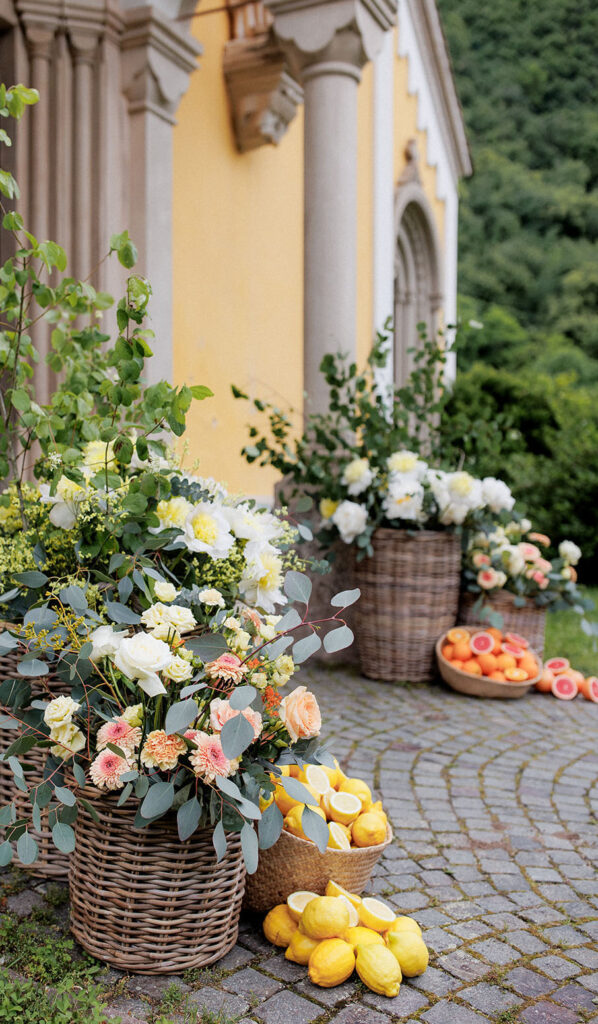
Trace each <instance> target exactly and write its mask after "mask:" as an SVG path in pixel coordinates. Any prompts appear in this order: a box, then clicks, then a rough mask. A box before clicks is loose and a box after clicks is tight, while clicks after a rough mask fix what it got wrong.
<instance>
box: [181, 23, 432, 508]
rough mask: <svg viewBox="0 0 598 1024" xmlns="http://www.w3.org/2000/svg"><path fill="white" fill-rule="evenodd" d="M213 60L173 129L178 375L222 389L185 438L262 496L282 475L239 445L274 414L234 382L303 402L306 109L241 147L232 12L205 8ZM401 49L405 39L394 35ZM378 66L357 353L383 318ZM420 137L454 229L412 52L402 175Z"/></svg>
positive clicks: (364, 134)
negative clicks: (376, 188)
mask: <svg viewBox="0 0 598 1024" xmlns="http://www.w3.org/2000/svg"><path fill="white" fill-rule="evenodd" d="M193 30H194V32H195V34H196V36H197V38H198V39H199V41H200V42H201V43H202V45H203V47H204V55H203V57H202V58H201V62H200V69H199V70H198V71H197V72H196V73H195V74H194V75H192V77H191V82H190V87H189V90H188V92H187V94H186V95H185V97H184V99H183V101H182V103H181V106H180V108H179V112H178V125H177V127H176V129H175V132H174V212H173V248H174V324H173V334H174V377H175V382H176V383H182V382H183V381H186V382H187V383H205V384H208V385H209V386H210V387H211V388H212V390H213V391H214V392H215V397H214V398H212V399H208V400H207V401H205V402H203V403H200V404H198V405H196V406H194V407H193V411H192V413H191V415H190V418H189V430H188V433H187V436H186V439H187V442H188V447H189V456H188V458H187V463H188V464H189V465H190V464H192V463H193V461H194V460H195V459H199V471H200V472H201V473H202V474H204V475H213V476H216V477H217V478H218V479H220V480H223V481H224V482H226V483H228V485H229V487H230V488H231V489H233V490H244V491H246V492H248V493H251V494H254V495H263V496H266V495H268V494H271V493H272V487H273V483H274V481H275V478H276V475H275V474H274V473H273V472H271V471H270V470H268V469H258V468H256V467H255V465H254V466H249V465H248V464H247V463H246V462H245V461H244V460H243V459H242V458H241V457H240V454H239V452H240V449H241V447H242V446H243V444H245V443H246V442H247V431H246V424H247V422H248V421H250V420H251V421H253V422H255V423H256V424H257V425H259V423H260V422H262V421H261V419H260V417H259V416H258V414H257V413H254V412H252V409H251V407H250V406H249V404H248V403H245V402H240V401H236V400H235V399H233V397H232V395H231V391H230V385H231V383H233V382H234V383H235V384H237V385H239V386H240V387H241V388H242V389H245V390H246V391H248V393H249V394H250V395H255V396H260V397H263V398H267V399H271V400H275V401H277V402H279V403H280V404H281V405H282V406H283V407H284V408H288V407H289V406H293V407H294V408H296V409H300V408H301V406H302V389H303V352H302V345H303V342H302V335H303V325H302V319H303V311H302V307H303V123H302V118H303V110H302V108H301V109H300V110H299V113H298V115H297V117H296V119H295V120H294V121H293V123H292V124H291V126H290V128H289V130H288V131H287V133H286V134H285V136H284V137H283V139H282V141H281V143H280V145H279V146H276V147H275V146H263V147H261V148H260V149H258V150H255V151H254V152H252V153H245V154H239V153H237V151H236V149H235V145H234V139H233V133H232V128H231V123H230V115H229V110H228V102H227V96H226V91H225V86H224V79H223V74H222V52H223V47H224V45H225V43H226V41H227V38H228V20H227V17H226V15H225V14H213V15H209V16H207V17H202V18H198V19H196V20H195V22H194V23H193ZM395 53H396V46H395ZM373 104H374V83H373V68H372V66H371V65H367V66H366V67H365V68H364V71H363V79H362V82H361V85H360V87H359V100H358V129H359V155H358V211H357V213H358V290H357V296H358V310H357V328H358V359H359V360H363V358H364V357H365V355H366V353H367V351H368V348H369V345H370V343H371V340H372V330H373V327H372V324H373V280H372V265H373V206H374V204H373ZM413 137H415V138H417V140H418V144H419V151H420V157H421V169H422V174H423V180H424V188H425V190H426V192H427V195H428V198H429V199H430V202H431V203H432V206H433V209H434V210H435V213H436V215H437V222H438V229H439V234H440V237H441V238H442V233H443V221H444V209H443V203H440V202H439V201H438V200H437V199H436V190H435V186H436V182H435V177H436V172H435V171H434V169H433V168H430V167H428V166H427V162H426V138H425V134H424V133H422V132H419V131H418V130H417V99H416V97H413V96H409V95H408V91H407V67H406V61H405V60H402V59H400V58H398V57H397V58H396V59H395V175H394V177H395V181H396V179H397V178H398V176H399V174H400V172H401V170H402V168H403V166H404V149H405V145H406V143H407V141H408V140H409V139H410V138H413Z"/></svg>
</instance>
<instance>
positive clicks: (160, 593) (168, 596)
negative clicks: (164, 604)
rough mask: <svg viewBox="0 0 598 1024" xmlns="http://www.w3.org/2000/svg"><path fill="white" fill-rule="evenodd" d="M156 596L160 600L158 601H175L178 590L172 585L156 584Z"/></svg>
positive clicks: (165, 583)
mask: <svg viewBox="0 0 598 1024" xmlns="http://www.w3.org/2000/svg"><path fill="white" fill-rule="evenodd" d="M154 594H155V595H156V597H157V598H158V601H174V599H175V597H176V595H177V589H176V587H175V586H174V584H172V583H167V582H164V583H160V582H158V583H156V585H155V587H154Z"/></svg>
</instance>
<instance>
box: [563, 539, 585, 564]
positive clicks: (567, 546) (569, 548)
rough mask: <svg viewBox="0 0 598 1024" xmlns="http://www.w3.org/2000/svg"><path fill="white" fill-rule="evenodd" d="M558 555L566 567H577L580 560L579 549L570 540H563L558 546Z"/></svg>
mask: <svg viewBox="0 0 598 1024" xmlns="http://www.w3.org/2000/svg"><path fill="white" fill-rule="evenodd" d="M559 555H560V556H561V558H562V559H564V561H565V562H566V563H567V565H577V563H578V562H579V559H580V558H581V548H579V547H578V546H577V544H574V543H573V541H572V540H563V541H561V543H560V544H559Z"/></svg>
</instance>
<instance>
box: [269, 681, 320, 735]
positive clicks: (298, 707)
mask: <svg viewBox="0 0 598 1024" xmlns="http://www.w3.org/2000/svg"><path fill="white" fill-rule="evenodd" d="M278 714H279V716H280V720H281V721H282V722H283V724H284V727H285V729H286V730H287V732H288V734H289V736H290V737H291V740H292V741H293V743H296V741H297V740H309V739H311V738H312V736H319V735H320V729H321V728H322V716H321V715H320V709H319V707H318V702H317V700H316V698H315V697H314V695H313V693H310V691H309V690H308V689H307V688H306V687H305V686H296V687H295V689H294V690H292V692H291V693H289V694H287V696H286V697H285V698H284V700H283V701H281V703H280V707H279V709H278Z"/></svg>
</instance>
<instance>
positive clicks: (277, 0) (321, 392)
mask: <svg viewBox="0 0 598 1024" xmlns="http://www.w3.org/2000/svg"><path fill="white" fill-rule="evenodd" d="M265 3H266V6H267V7H268V8H269V10H270V11H271V13H272V14H273V16H274V33H275V35H276V37H277V39H278V42H279V44H280V45H281V47H282V48H283V49H284V51H285V53H286V56H287V60H288V62H289V65H290V67H291V70H292V71H293V73H294V74H295V75H296V76H297V77H298V78H299V80H300V81H301V83H302V85H303V90H304V96H305V155H304V161H305V183H304V192H305V212H304V217H305V227H304V232H305V236H304V237H305V252H304V389H305V392H306V407H305V411H306V413H309V412H313V411H323V409H324V407H325V401H326V395H327V391H326V387H325V385H324V383H323V381H322V378H321V375H320V373H319V370H318V367H319V364H320V361H321V359H322V356H323V355H324V354H325V353H326V352H347V353H349V354H350V355H354V354H355V351H356V320H357V317H356V293H357V272H356V268H357V88H358V85H359V81H360V78H361V68H362V67H363V66H364V64H365V63H366V62H367V61H368V60H371V59H372V58H373V57H375V55H376V54H377V52H378V51H379V49H380V48H381V46H382V44H383V42H384V34H385V32H386V31H387V30H388V29H389V28H390V27H391V25H392V24H393V22H394V18H395V14H396V7H397V3H396V0H378V2H376V0H265Z"/></svg>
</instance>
